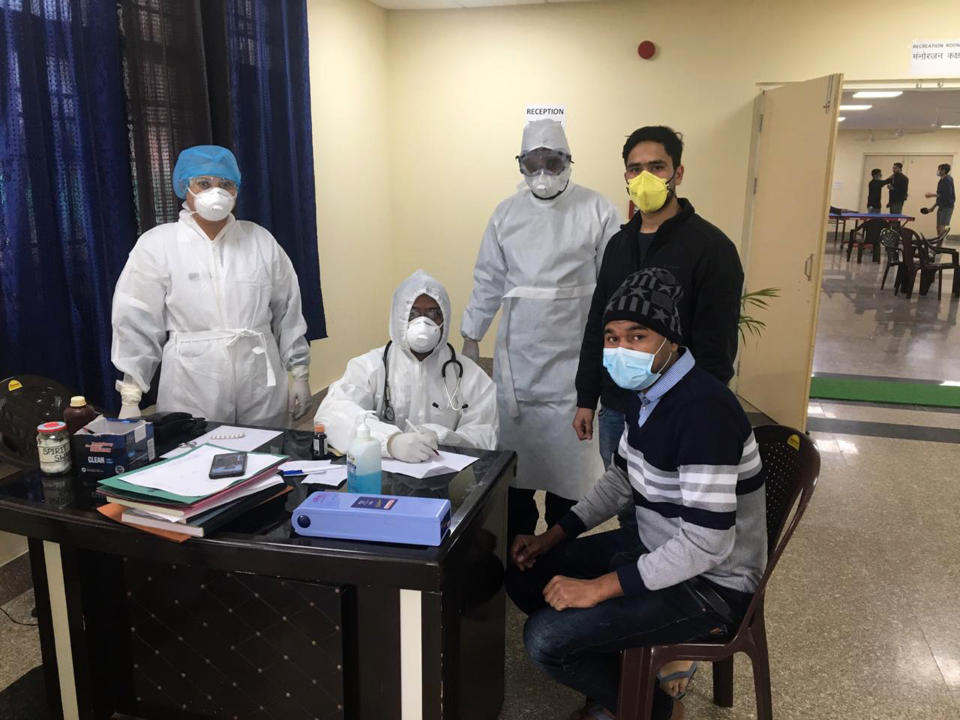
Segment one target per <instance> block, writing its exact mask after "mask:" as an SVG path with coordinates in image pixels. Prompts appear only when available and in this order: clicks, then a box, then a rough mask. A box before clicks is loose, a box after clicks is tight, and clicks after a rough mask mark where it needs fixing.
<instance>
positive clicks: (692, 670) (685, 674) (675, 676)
mask: <svg viewBox="0 0 960 720" xmlns="http://www.w3.org/2000/svg"><path fill="white" fill-rule="evenodd" d="M699 666H700V663H696V662H695V663H694V664H693V665H691V666H690V667H689V669H687V670H680V671H679V672H675V673H670V674H669V675H665V676H661V675H660V673H657V681H658V682H659V683H660V687H663V683H665V682H671V681H673V680H683V679H684V678H686V679H687V680H688V682H687V687H690V683H691V682H693V676H694V675H696V674H697V668H698V667H699ZM686 694H687V691H686V690H684V691H683V692H682V693H679V694H677V695H671V697H672V698H673V699H674V700H682V699H683V698H684V697H685V696H686Z"/></svg>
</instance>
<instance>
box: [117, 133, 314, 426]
mask: <svg viewBox="0 0 960 720" xmlns="http://www.w3.org/2000/svg"><path fill="white" fill-rule="evenodd" d="M173 185H174V191H175V192H176V194H177V197H179V198H182V199H183V200H184V203H183V209H182V210H181V211H180V218H179V219H178V220H177V222H174V223H166V224H163V225H158V226H157V227H155V228H152V229H151V230H148V231H147V232H145V233H144V234H143V235H142V236H141V237H140V239H139V240H137V244H136V245H135V246H134V248H133V250H132V251H131V252H130V256H129V258H128V259H127V263H126V265H125V266H124V268H123V272H122V273H121V275H120V279H119V281H118V282H117V287H116V290H115V292H114V296H113V344H112V348H111V359H112V361H113V364H114V365H115V366H116V368H117V369H118V370H119V371H120V372H122V373H123V380H122V381H118V382H117V389H118V390H119V392H120V398H121V402H122V405H121V410H120V415H119V416H120V417H121V418H126V417H138V416H139V415H140V408H139V405H140V398H141V394H142V393H144V392H146V391H147V390H148V389H149V387H150V382H151V380H152V378H153V375H154V372H156V369H157V365H158V364H159V363H161V360H162V364H161V370H160V384H159V389H158V395H157V410H158V411H159V412H168V411H182V412H188V413H190V414H191V415H194V416H198V417H204V418H207V419H208V420H215V421H218V422H227V423H241V424H244V425H262V426H269V427H282V426H284V425H286V424H287V415H288V413H289V414H290V415H292V416H293V418H294V419H296V418H298V417H300V416H302V415H304V414H305V413H306V412H307V411H308V410H309V405H310V397H311V395H310V384H309V363H310V346H309V344H308V343H307V340H306V337H305V336H304V333H305V332H306V329H307V324H306V322H305V321H304V319H303V315H302V313H301V309H300V286H299V284H298V282H297V274H296V272H295V271H294V269H293V265H292V264H291V262H290V258H289V257H287V254H286V253H285V252H284V251H283V249H282V248H281V247H280V245H278V244H277V241H276V240H274V238H273V236H272V235H271V234H270V233H269V232H268V231H267V230H266V229H264V228H262V227H261V226H259V225H257V224H256V223H252V222H247V221H243V220H236V219H235V218H234V216H233V214H232V212H231V211H232V210H233V207H234V204H235V203H236V198H237V192H238V191H239V188H240V169H239V168H238V167H237V161H236V158H235V157H234V155H233V153H232V152H230V151H229V150H227V149H226V148H222V147H219V146H217V145H198V146H196V147H191V148H188V149H186V150H184V151H183V152H181V153H180V156H179V158H178V159H177V164H176V166H175V168H174V171H173ZM288 371H289V372H290V374H291V375H292V377H293V378H294V380H293V383H292V385H290V386H289V389H288V379H287V372H288Z"/></svg>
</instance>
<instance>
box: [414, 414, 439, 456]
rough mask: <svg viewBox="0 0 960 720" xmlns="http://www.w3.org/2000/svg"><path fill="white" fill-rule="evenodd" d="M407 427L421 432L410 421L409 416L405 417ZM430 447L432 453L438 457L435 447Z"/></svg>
mask: <svg viewBox="0 0 960 720" xmlns="http://www.w3.org/2000/svg"><path fill="white" fill-rule="evenodd" d="M407 427H408V428H410V429H411V430H413V432H415V433H421V432H423V431H422V430H421V429H420V428H418V427H417V426H416V425H414V424H413V423H412V422H410V418H407ZM430 449H431V450H433V454H434V455H436V456H437V457H440V453H439V452H437V449H436V448H430Z"/></svg>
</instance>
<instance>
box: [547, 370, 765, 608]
mask: <svg viewBox="0 0 960 720" xmlns="http://www.w3.org/2000/svg"><path fill="white" fill-rule="evenodd" d="M631 497H632V498H633V503H634V505H635V507H636V513H637V525H638V529H639V532H640V540H641V542H642V543H643V546H644V547H645V548H646V549H647V550H648V552H647V553H645V554H643V555H641V556H640V558H639V560H638V561H637V562H636V563H635V564H632V563H631V564H628V565H624V566H622V567H620V568H618V569H617V574H618V576H619V578H620V585H621V587H622V588H623V591H624V593H626V594H628V595H631V594H638V593H642V592H647V591H649V590H659V589H662V588H665V587H670V586H672V585H676V584H678V583H681V582H683V581H685V580H688V579H690V578H693V577H695V576H698V575H702V576H703V577H704V578H705V579H707V580H710V581H712V582H714V583H716V584H718V585H721V586H723V587H726V588H730V589H732V590H737V591H740V592H746V593H750V592H753V591H754V590H755V589H756V587H757V583H758V582H759V580H760V576H761V575H762V574H763V570H764V567H765V566H766V563H767V524H766V498H765V493H764V486H763V474H762V473H761V472H760V454H759V450H758V448H757V443H756V440H755V439H754V437H753V430H752V429H751V427H750V422H749V421H748V420H747V416H746V414H745V413H744V412H743V409H742V408H741V406H740V403H739V402H738V401H737V398H736V397H735V396H734V394H733V393H732V392H730V390H729V389H727V387H726V386H724V385H723V384H722V383H720V381H718V380H717V379H716V378H714V377H713V376H712V375H710V374H709V373H708V372H706V371H704V370H701V369H700V368H697V367H695V364H694V359H693V356H692V354H691V353H690V352H689V351H686V352H684V353H683V354H682V355H681V356H680V358H679V359H678V360H677V361H676V362H675V363H674V364H673V365H672V366H671V367H670V369H669V370H667V372H666V373H664V375H663V376H662V377H661V378H660V380H658V381H657V382H656V383H654V385H653V386H651V387H650V388H649V389H648V390H647V391H646V392H641V393H637V394H636V395H634V396H633V400H632V402H631V403H630V404H629V406H628V407H627V409H626V426H625V432H624V434H623V437H622V438H621V439H620V446H619V448H618V449H617V453H616V455H615V456H614V462H613V463H611V465H610V468H609V469H608V470H607V472H606V473H604V475H603V476H602V477H601V478H600V480H598V481H597V483H596V485H595V486H594V487H593V488H592V489H591V490H590V492H588V493H587V495H585V496H584V498H583V499H582V500H581V501H580V502H579V503H577V504H576V505H575V506H574V507H573V508H572V510H571V511H570V512H569V513H567V515H566V516H564V517H563V518H562V519H561V520H560V523H559V524H560V525H561V527H563V529H564V530H565V531H566V533H567V536H568V537H575V536H576V535H579V534H580V533H581V532H583V531H584V530H587V529H589V528H591V527H595V526H596V525H598V524H600V523H601V522H604V521H605V520H607V519H608V518H610V517H612V516H613V515H615V514H616V512H617V510H618V509H619V508H620V507H622V506H623V505H624V504H626V503H627V502H628V501H629V498H631Z"/></svg>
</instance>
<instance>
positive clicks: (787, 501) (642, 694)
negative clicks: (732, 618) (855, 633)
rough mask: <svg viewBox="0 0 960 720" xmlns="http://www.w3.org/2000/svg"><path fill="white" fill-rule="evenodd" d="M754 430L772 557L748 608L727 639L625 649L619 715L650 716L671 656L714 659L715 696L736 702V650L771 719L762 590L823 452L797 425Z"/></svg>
mask: <svg viewBox="0 0 960 720" xmlns="http://www.w3.org/2000/svg"><path fill="white" fill-rule="evenodd" d="M753 432H754V435H755V437H756V439H757V444H758V445H759V446H760V458H761V461H762V462H763V471H762V472H763V473H764V484H765V487H766V501H767V548H768V552H769V556H768V560H767V567H766V570H765V571H764V573H763V577H761V578H760V584H759V585H758V586H757V590H756V592H755V593H754V594H753V600H752V601H751V603H750V607H749V608H748V609H747V613H746V615H745V616H744V618H743V620H742V622H741V623H740V627H739V628H738V629H737V632H736V634H735V635H734V636H733V637H732V638H731V639H730V640H728V641H726V642H719V643H711V642H698V643H683V644H677V645H654V646H651V647H643V648H631V649H628V650H624V651H623V655H622V660H621V663H620V698H619V704H618V705H619V706H618V710H617V718H618V720H647V718H649V717H650V713H651V711H652V709H653V693H654V683H656V682H657V679H656V678H657V671H658V670H659V669H660V667H662V666H663V665H664V663H668V662H671V661H673V660H698V661H710V662H713V701H714V703H716V704H717V705H720V706H722V707H732V706H733V656H734V654H735V653H738V652H745V653H747V655H749V656H750V659H751V661H752V663H753V682H754V688H755V690H756V695H757V720H772V718H773V699H772V695H771V692H770V658H769V655H768V652H767V631H766V626H765V624H764V618H763V601H764V595H765V593H766V589H767V583H768V581H769V580H770V575H771V574H772V573H773V569H774V568H775V567H776V566H777V562H778V561H779V560H780V557H781V555H783V551H784V550H785V549H786V547H787V542H788V541H789V540H790V538H791V536H792V535H793V532H794V530H796V529H797V524H798V523H799V522H800V518H801V517H803V513H804V511H805V510H806V509H807V505H809V504H810V498H811V497H813V491H814V489H815V488H816V485H817V478H818V476H819V474H820V453H819V452H817V449H816V447H814V444H813V441H812V440H811V439H810V438H809V437H807V436H806V435H805V434H803V433H801V432H800V431H799V430H794V429H793V428H789V427H785V426H783V425H764V426H761V427H757V428H754V431H753ZM791 508H793V513H792V515H791V512H790V511H791ZM788 519H789V523H788V522H787V521H788ZM784 526H786V529H785V530H783V528H784ZM781 530H783V532H782V533H781Z"/></svg>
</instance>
